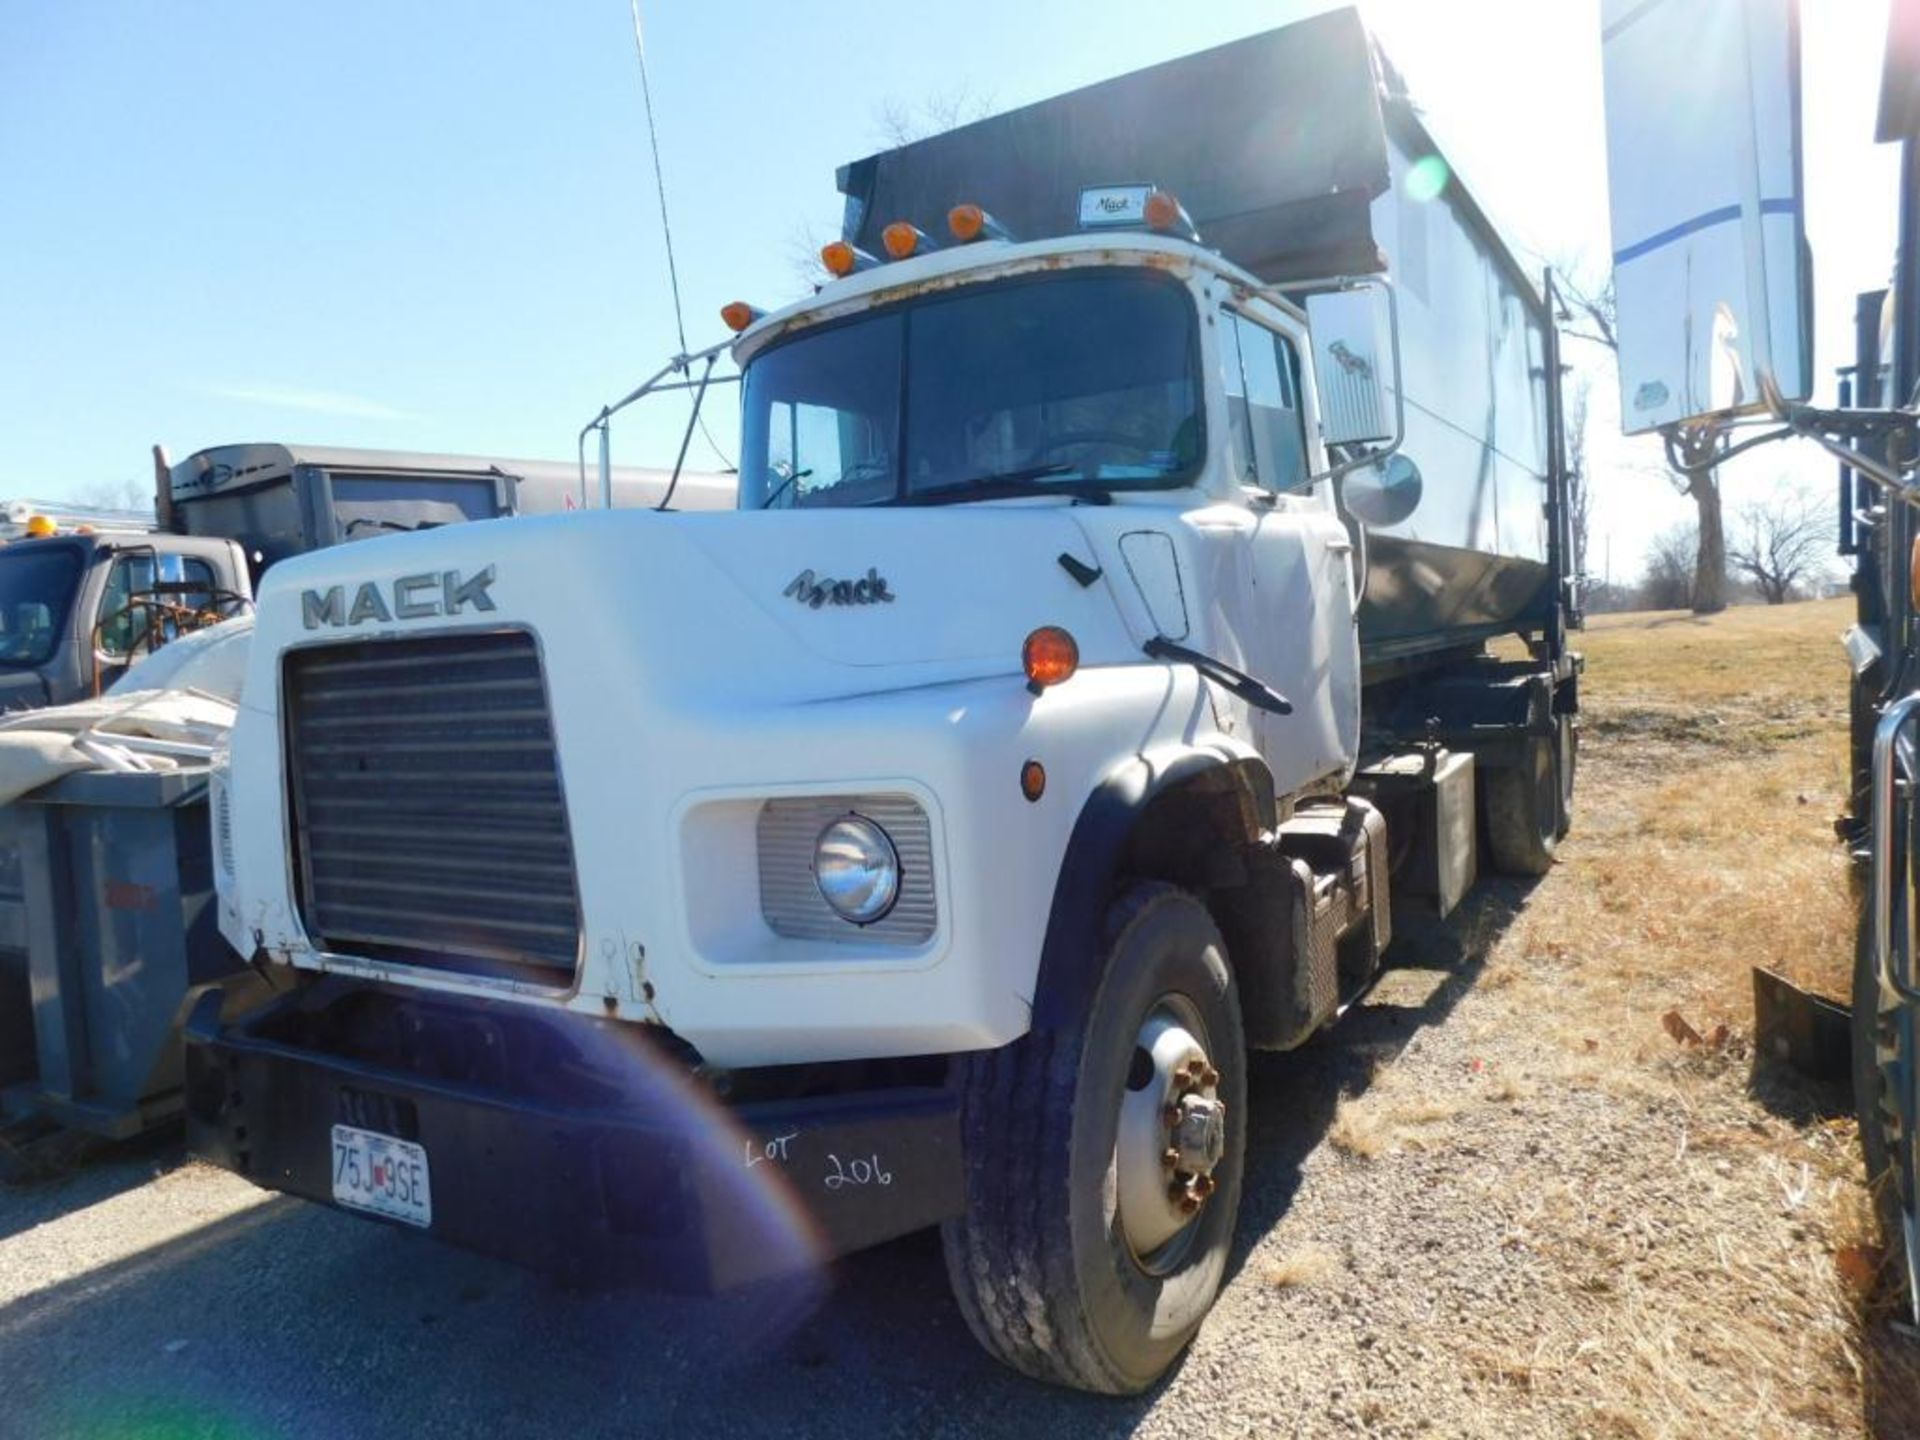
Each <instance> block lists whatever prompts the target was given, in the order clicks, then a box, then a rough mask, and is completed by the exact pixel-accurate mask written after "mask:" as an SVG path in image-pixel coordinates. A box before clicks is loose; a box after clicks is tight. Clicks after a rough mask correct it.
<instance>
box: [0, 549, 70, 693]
mask: <svg viewBox="0 0 1920 1440" xmlns="http://www.w3.org/2000/svg"><path fill="white" fill-rule="evenodd" d="M79 584H80V554H79V552H78V551H77V550H75V549H74V548H73V547H72V546H71V545H45V544H44V542H43V543H42V544H41V545H32V546H22V545H9V546H8V547H7V548H6V549H5V550H0V665H44V664H45V663H46V662H47V661H48V660H50V659H52V658H53V649H54V646H56V645H58V644H59V643H60V635H61V632H62V631H63V630H65V628H66V619H67V611H68V610H70V609H71V608H72V607H73V592H74V590H75V589H76V588H77V587H78V586H79Z"/></svg>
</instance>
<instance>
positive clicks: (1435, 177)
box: [1406, 155, 1453, 205]
mask: <svg viewBox="0 0 1920 1440" xmlns="http://www.w3.org/2000/svg"><path fill="white" fill-rule="evenodd" d="M1452 178H1453V172H1452V171H1451V170H1449V169H1448V168H1447V162H1446V161H1444V160H1442V159H1441V158H1440V157H1439V156H1438V155H1423V156H1422V157H1421V158H1420V159H1418V160H1416V161H1414V162H1413V164H1411V165H1409V166H1408V167H1407V178H1406V191H1407V198H1408V199H1409V200H1415V201H1418V202H1419V203H1420V204H1422V205H1424V204H1426V203H1427V201H1429V200H1434V199H1438V198H1439V195H1440V192H1441V191H1443V190H1445V189H1446V188H1447V182H1448V181H1449V180H1451V179H1452Z"/></svg>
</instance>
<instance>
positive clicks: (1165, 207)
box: [1143, 190, 1180, 230]
mask: <svg viewBox="0 0 1920 1440" xmlns="http://www.w3.org/2000/svg"><path fill="white" fill-rule="evenodd" d="M1143 213H1144V215H1145V218H1146V222H1147V227H1148V228H1149V229H1152V230H1171V229H1172V228H1173V227H1174V226H1175V225H1178V224H1179V223H1180V202H1179V201H1178V200H1176V199H1174V198H1173V196H1171V195H1169V194H1168V193H1167V192H1166V191H1164V190H1156V191H1154V192H1153V193H1152V194H1151V195H1149V196H1147V203H1146V207H1145V210H1144V212H1143Z"/></svg>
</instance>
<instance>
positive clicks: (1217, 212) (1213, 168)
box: [839, 9, 1388, 283]
mask: <svg viewBox="0 0 1920 1440" xmlns="http://www.w3.org/2000/svg"><path fill="white" fill-rule="evenodd" d="M1129 182H1147V183H1152V184H1155V185H1160V186H1163V187H1165V188H1166V189H1168V190H1170V191H1172V192H1173V193H1174V194H1175V195H1177V196H1178V197H1179V199H1180V201H1181V203H1182V204H1184V205H1185V207H1186V210H1187V213H1188V214H1189V215H1190V216H1191V217H1192V219H1193V222H1194V225H1195V227H1196V228H1197V229H1198V231H1199V233H1200V238H1201V241H1202V243H1204V244H1205V245H1207V246H1208V247H1209V248H1212V249H1216V250H1219V251H1220V252H1221V253H1222V254H1223V255H1225V256H1226V257H1227V258H1228V259H1229V260H1232V261H1233V262H1235V263H1236V264H1238V265H1241V266H1243V267H1245V268H1246V269H1248V270H1251V271H1252V272H1253V273H1254V274H1256V275H1258V276H1260V277H1261V278H1262V279H1263V280H1266V281H1268V282H1270V283H1284V282H1287V281H1293V280H1302V279H1309V278H1313V277H1317V276H1322V275H1329V274H1351V273H1357V272H1370V271H1375V270H1379V269H1382V268H1384V264H1385V262H1384V260H1383V259H1382V256H1381V253H1380V248H1379V245H1378V244H1377V243H1376V240H1375V237H1374V234H1373V230H1372V226H1371V224H1370V223H1369V213H1368V207H1369V204H1370V202H1371V201H1372V200H1373V199H1374V198H1375V197H1376V196H1378V195H1379V194H1381V193H1382V192H1383V191H1384V190H1385V189H1386V188H1387V185H1388V162H1387V139H1386V133H1385V128H1384V124H1383V121H1382V115H1381V100H1380V83H1379V80H1378V77H1377V72H1376V69H1375V65H1374V56H1373V48H1372V45H1371V42H1370V40H1369V38H1368V36H1367V32H1366V30H1365V28H1364V27H1363V26H1362V24H1361V22H1360V17H1359V15H1358V13H1357V12H1356V11H1354V10H1351V9H1346V10H1336V11H1333V12H1331V13H1329V14H1326V15H1320V16H1316V17H1314V18H1313V19H1311V20H1304V21H1301V22H1299V23H1298V24H1294V25H1289V26H1286V27H1284V28H1283V29H1279V30H1273V31H1269V32H1267V33H1266V34H1263V35H1255V36H1252V37H1250V38H1248V39H1245V40H1237V41H1234V42H1232V43H1230V44H1226V45H1221V46H1217V47H1216V48H1214V49H1211V50H1203V51H1201V52H1200V53H1199V54H1196V55H1189V56H1185V57H1184V58H1182V59H1178V60H1170V61H1168V62H1166V63H1165V64H1161V65H1155V66H1153V67H1151V68H1150V69H1146V70H1138V71H1135V72H1134V73H1132V74H1130V75H1122V76H1120V77H1118V78H1116V79H1113V80H1107V81H1103V82H1102V83H1100V84H1098V85H1090V86H1087V87H1086V88H1085V89H1082V90H1074V91H1069V92H1068V93H1067V94H1065V95H1060V96H1056V97H1054V98H1053V99H1050V100H1043V101H1040V102H1039V103H1037V104H1034V105H1027V106H1024V107H1022V108H1021V109H1018V110H1011V111H1008V112H1007V113H1006V114H1004V115H995V116H992V117H990V118H989V119H986V120H981V121H977V122H975V123H974V124H971V125H964V126H961V127H960V128H958V129H955V130H949V131H947V132H945V133H943V134H939V135H934V136H930V137H928V138H927V139H924V140H918V141H915V142H913V143H912V144H909V145H904V146H901V147H900V148H898V149H895V150H888V151H884V152H882V153H881V154H878V155H872V156H869V157H868V158H866V159H864V160H857V161H855V162H853V163H852V164H849V165H845V166H842V167H841V169H840V172H839V185H840V190H841V192H842V193H843V194H844V195H846V197H847V214H846V222H845V227H844V234H845V237H846V238H847V239H848V240H849V241H851V242H852V243H853V244H854V245H856V246H858V247H859V248H860V249H862V250H866V251H868V252H869V253H873V254H879V253H882V251H881V241H880V232H881V231H882V230H883V229H885V228H886V226H887V225H889V224H891V223H892V222H894V221H896V220H907V221H910V222H912V223H913V224H915V225H917V226H919V227H920V229H922V230H924V231H925V232H926V233H927V234H928V235H931V236H937V237H945V235H946V234H947V223H946V217H947V211H948V210H949V209H950V208H951V207H952V206H954V205H957V204H960V203H962V202H971V203H973V204H976V205H980V206H982V207H984V208H985V209H986V210H987V211H988V212H989V213H991V214H992V215H993V216H994V218H995V219H997V220H998V221H999V222H1000V223H1001V224H1002V225H1004V226H1005V227H1006V228H1007V230H1008V231H1009V232H1011V233H1012V234H1013V235H1014V236H1015V237H1017V238H1019V239H1022V240H1036V239H1043V238H1048V237H1052V236H1058V235H1070V234H1074V233H1077V232H1078V230H1079V214H1078V206H1079V196H1080V192H1081V190H1082V189H1085V188H1087V187H1089V186H1097V185H1117V184H1124V183H1129Z"/></svg>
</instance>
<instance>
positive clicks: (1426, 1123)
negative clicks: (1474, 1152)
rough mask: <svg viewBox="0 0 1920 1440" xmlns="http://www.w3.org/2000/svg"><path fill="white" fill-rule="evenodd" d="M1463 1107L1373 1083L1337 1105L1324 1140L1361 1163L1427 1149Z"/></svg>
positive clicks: (1462, 1103)
mask: <svg viewBox="0 0 1920 1440" xmlns="http://www.w3.org/2000/svg"><path fill="white" fill-rule="evenodd" d="M1465 1108H1466V1106H1465V1103H1464V1102H1463V1101H1460V1100H1455V1099H1449V1098H1446V1097H1441V1096H1433V1095H1416V1094H1401V1093H1398V1092H1396V1091H1395V1090H1394V1089H1392V1088H1391V1086H1390V1085H1380V1084H1376V1085H1374V1086H1371V1087H1369V1088H1368V1089H1367V1090H1366V1091H1365V1093H1363V1094H1360V1095H1357V1096H1354V1095H1350V1096H1348V1097H1346V1098H1345V1099H1344V1100H1342V1101H1341V1102H1340V1107H1339V1109H1338V1110H1337V1111H1335V1113H1334V1117H1333V1124H1332V1125H1331V1126H1329V1127H1328V1130H1327V1140H1328V1143H1330V1144H1331V1145H1332V1146H1333V1148H1334V1149H1336V1150H1338V1151H1340V1152H1341V1153H1342V1154H1345V1155H1352V1156H1354V1157H1356V1158H1358V1159H1362V1160H1372V1159H1375V1158H1377V1157H1379V1156H1381V1155H1386V1154H1389V1153H1392V1152H1394V1151H1397V1150H1403V1149H1427V1148H1430V1147H1431V1146H1432V1145H1433V1144H1434V1142H1435V1140H1436V1138H1437V1134H1438V1131H1439V1129H1440V1127H1443V1126H1445V1124H1446V1123H1447V1122H1448V1121H1450V1120H1452V1119H1453V1118H1454V1117H1455V1116H1457V1115H1459V1114H1460V1112H1461V1111H1462V1110H1464V1109H1465Z"/></svg>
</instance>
